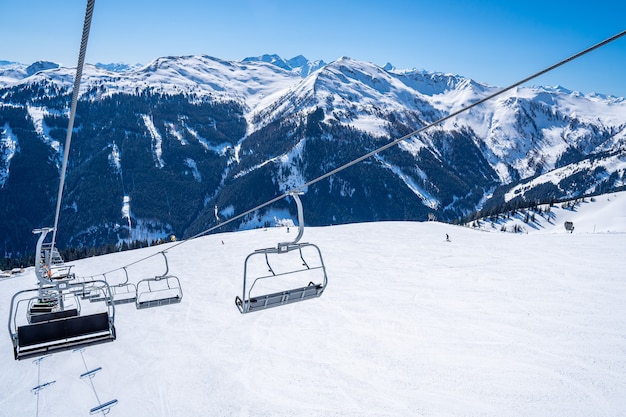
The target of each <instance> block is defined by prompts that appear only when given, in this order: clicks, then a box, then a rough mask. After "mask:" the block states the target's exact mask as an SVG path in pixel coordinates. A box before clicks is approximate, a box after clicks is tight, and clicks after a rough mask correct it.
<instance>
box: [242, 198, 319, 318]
mask: <svg viewBox="0 0 626 417" xmlns="http://www.w3.org/2000/svg"><path fill="white" fill-rule="evenodd" d="M290 196H292V197H293V198H294V200H295V202H296V205H297V207H298V222H299V230H298V235H297V236H296V238H295V240H294V241H293V242H287V243H279V244H278V245H277V246H276V247H272V248H265V249H257V250H255V251H254V252H253V253H251V254H250V255H248V256H247V257H246V260H245V263H244V274H243V275H244V276H243V293H242V296H241V297H239V296H237V297H235V305H236V306H237V308H238V309H239V311H240V312H241V313H242V314H244V313H249V312H252V311H259V310H264V309H267V308H271V307H277V306H281V305H285V304H289V303H295V302H298V301H304V300H308V299H311V298H316V297H319V296H321V295H322V293H323V292H324V289H325V288H326V284H327V282H328V277H327V275H326V266H325V265H324V260H323V258H322V253H321V251H320V249H319V247H317V246H316V245H314V244H312V243H300V242H299V241H300V238H301V237H302V234H303V232H304V219H303V212H302V204H301V202H300V199H299V197H298V194H295V193H292V194H290ZM285 287H286V288H289V289H284V288H285Z"/></svg>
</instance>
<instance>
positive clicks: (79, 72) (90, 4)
mask: <svg viewBox="0 0 626 417" xmlns="http://www.w3.org/2000/svg"><path fill="white" fill-rule="evenodd" d="M95 2H96V0H87V9H86V10H85V22H84V24H83V36H82V38H81V41H80V52H79V54H78V64H77V65H76V77H75V78H74V91H73V93H72V104H71V108H70V120H69V122H68V124H67V135H66V136H65V147H64V148H63V162H62V164H61V177H60V180H59V192H58V195H57V207H56V212H55V214H54V227H53V229H52V246H51V247H52V248H53V249H54V245H55V242H56V236H57V228H58V225H59V215H60V213H61V200H62V199H63V188H64V186H65V172H66V171H67V160H68V158H69V154H70V144H71V143H72V130H73V129H74V118H75V116H76V106H77V104H78V93H79V89H80V79H81V78H82V76H83V66H84V64H85V54H86V53H87V41H88V40H89V30H90V28H91V18H92V16H93V8H94V6H95Z"/></svg>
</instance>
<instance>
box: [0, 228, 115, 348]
mask: <svg viewBox="0 0 626 417" xmlns="http://www.w3.org/2000/svg"><path fill="white" fill-rule="evenodd" d="M51 230H52V228H44V229H38V230H36V231H35V233H40V235H41V236H40V237H39V240H38V242H37V255H38V258H37V259H39V261H38V262H37V264H36V265H35V275H36V276H37V279H38V284H39V285H38V288H33V289H27V290H22V291H19V292H17V293H16V294H14V295H13V297H12V299H11V307H10V311H11V314H10V316H9V323H8V329H9V335H10V336H11V340H12V342H13V352H14V356H15V359H18V360H19V359H24V358H29V357H35V356H41V355H44V354H48V353H53V352H57V351H63V350H68V349H70V348H76V347H78V346H88V345H92V344H96V343H103V342H109V341H113V340H115V337H116V336H115V326H114V324H113V323H114V317H115V309H114V307H113V306H107V305H106V303H99V304H102V305H103V307H101V308H97V305H96V304H94V305H93V306H92V305H91V303H89V308H86V309H85V311H83V310H82V306H81V303H80V297H79V295H78V294H80V293H85V292H86V291H88V290H87V288H98V289H99V291H101V292H102V293H103V297H104V298H107V297H108V298H110V297H111V291H110V288H109V285H108V284H107V283H106V281H102V280H93V281H83V282H76V281H75V280H74V277H73V276H66V277H65V278H51V277H50V276H49V274H48V273H47V271H48V270H49V268H48V267H49V265H47V264H45V261H46V259H49V258H46V254H45V253H44V254H43V255H42V251H45V249H43V241H44V239H45V238H46V235H47V234H48V232H50V231H51ZM92 291H93V290H92Z"/></svg>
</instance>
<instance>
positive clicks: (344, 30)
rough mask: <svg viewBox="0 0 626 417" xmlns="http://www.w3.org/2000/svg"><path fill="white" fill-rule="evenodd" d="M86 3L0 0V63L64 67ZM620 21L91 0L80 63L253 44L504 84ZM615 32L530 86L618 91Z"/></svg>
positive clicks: (622, 57)
mask: <svg viewBox="0 0 626 417" xmlns="http://www.w3.org/2000/svg"><path fill="white" fill-rule="evenodd" d="M86 3H87V2H86V0H63V1H50V0H0V16H2V19H1V23H0V60H8V61H16V62H21V63H25V64H30V63H32V62H34V61H37V60H50V61H54V62H58V63H60V64H62V65H66V66H75V65H76V61H77V58H78V49H79V46H80V34H81V31H82V25H83V19H84V13H85V5H86ZM625 29H626V1H623V0H611V1H596V2H588V1H586V2H584V3H583V2H581V1H577V0H573V1H572V0H541V1H536V0H525V1H516V0H437V1H428V2H424V1H420V0H406V1H404V0H386V1H384V2H382V1H381V2H376V1H370V2H365V1H363V0H334V1H328V0H317V1H306V2H298V1H293V0H291V1H286V0H243V1H236V0H233V1H221V2H213V1H208V0H177V1H162V0H96V6H95V11H94V18H93V23H92V28H91V35H90V38H89V46H88V51H87V62H90V63H96V62H102V63H111V62H125V63H129V64H134V63H142V64H145V63H148V62H150V61H151V60H153V59H155V58H158V57H161V56H168V55H195V54H205V55H211V56H214V57H218V58H222V59H226V60H241V59H243V58H245V57H248V56H258V55H262V54H264V53H270V54H273V53H275V54H278V55H280V56H282V57H283V58H287V59H288V58H292V57H293V56H296V55H300V54H301V55H304V56H305V57H307V58H308V59H311V60H315V59H323V60H324V61H326V62H330V61H333V60H335V59H337V58H339V57H341V56H349V57H351V58H354V59H358V60H363V61H369V62H373V63H375V64H378V65H380V66H382V65H384V64H386V63H387V62H390V63H391V64H393V65H395V66H396V67H397V68H420V69H426V70H429V71H440V72H446V73H455V74H460V75H464V76H467V77H470V78H473V79H475V80H477V81H481V82H485V83H488V84H491V85H496V86H507V85H509V84H512V83H514V82H516V81H518V80H520V79H522V78H524V77H526V76H528V75H530V74H532V73H534V72H537V71H539V70H541V69H543V68H545V67H547V66H549V65H551V64H553V63H555V62H557V61H559V60H561V59H563V58H566V57H568V56H569V55H572V54H573V53H575V52H578V51H580V50H582V49H584V48H586V47H588V46H591V45H593V44H595V43H597V42H599V41H601V40H603V39H605V38H608V37H610V36H612V35H614V34H616V33H619V32H621V31H623V30H625ZM625 75H626V36H625V37H623V38H621V39H619V40H617V41H615V42H614V43H613V44H610V45H608V46H605V47H603V48H601V49H600V50H597V51H595V52H592V53H591V54H590V55H587V56H586V57H583V58H581V59H579V60H577V61H574V62H572V63H570V64H567V65H566V66H564V67H562V68H560V69H558V70H555V71H553V72H551V73H549V74H546V75H544V76H542V77H540V78H538V79H536V80H534V81H533V82H531V84H533V85H557V84H558V85H562V86H564V87H567V88H569V89H572V90H577V91H581V92H583V93H589V92H594V91H595V92H600V93H605V94H613V95H618V96H626V78H625Z"/></svg>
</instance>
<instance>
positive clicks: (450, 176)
mask: <svg viewBox="0 0 626 417" xmlns="http://www.w3.org/2000/svg"><path fill="white" fill-rule="evenodd" d="M27 68H30V69H28V70H27ZM114 68H118V69H119V70H117V71H113V70H112V69H114ZM385 68H386V69H383V68H380V67H378V66H376V65H373V64H370V63H366V62H360V61H355V60H352V59H350V58H341V59H338V60H337V61H334V62H332V63H330V64H325V63H323V62H310V61H308V60H306V59H305V58H303V57H296V58H293V59H291V60H283V59H281V58H280V57H277V56H275V55H264V56H262V57H256V58H246V59H245V60H243V61H241V62H229V61H223V60H220V59H217V58H212V57H207V56H189V57H166V58H159V59H157V60H155V61H153V62H152V63H150V64H148V65H146V66H143V67H139V68H136V67H124V66H119V65H116V66H114V67H113V66H105V65H98V66H88V68H86V70H85V72H84V75H83V82H82V85H81V94H80V101H79V104H78V109H77V115H76V121H75V125H74V131H73V135H72V144H71V149H70V156H69V164H68V173H67V179H66V188H65V192H64V198H63V202H62V207H63V211H62V213H61V216H60V223H59V232H58V235H57V242H58V246H59V247H61V248H62V247H68V246H73V247H81V246H101V245H104V244H120V243H121V242H124V241H128V240H153V239H157V238H162V237H167V236H169V235H171V234H174V235H176V236H177V237H189V236H193V235H195V234H197V233H199V232H202V231H203V230H206V229H208V228H210V227H213V226H215V225H217V224H218V223H219V221H221V220H224V219H228V218H232V217H233V216H237V215H239V214H240V213H244V212H246V211H248V210H250V209H252V208H254V207H257V206H258V205H261V204H263V203H265V202H267V201H269V200H270V199H272V198H274V197H276V196H279V195H281V194H283V193H285V192H287V191H289V190H292V189H294V188H297V187H300V186H302V185H303V184H307V183H309V182H310V181H312V180H314V179H316V178H318V177H320V176H322V175H324V174H325V173H327V172H330V171H332V170H333V169H335V168H337V167H340V166H342V165H344V164H346V163H349V162H350V161H353V160H354V159H356V158H358V157H360V156H362V155H365V154H367V153H368V152H371V151H373V150H375V149H377V148H379V147H380V146H383V145H384V144H386V143H389V142H390V141H393V140H395V139H397V138H400V137H403V136H405V135H408V134H410V133H412V132H415V131H416V130H418V129H420V128H423V127H425V126H429V125H430V124H432V123H433V122H435V121H437V120H439V119H440V118H442V117H444V116H446V115H448V114H450V113H451V112H454V111H456V110H458V109H460V108H462V107H464V106H466V105H467V104H469V103H472V102H475V101H477V100H479V99H481V98H483V97H486V96H487V95H489V94H492V93H493V92H495V91H498V88H496V87H491V86H487V85H483V84H479V83H476V82H474V81H472V80H470V79H467V78H464V77H461V76H457V75H450V74H441V73H432V72H426V71H398V70H395V69H393V67H391V66H390V65H389V66H385ZM73 77H74V72H73V69H68V68H60V67H58V66H57V65H54V64H51V63H38V64H37V65H36V66H30V67H26V66H20V65H19V64H14V63H8V62H6V61H0V207H1V209H2V213H3V215H2V217H0V236H1V237H2V240H0V245H2V246H0V249H1V250H3V251H4V253H5V255H6V256H23V255H24V254H28V253H30V252H32V251H33V248H34V237H33V236H32V233H31V231H32V229H35V228H39V227H43V226H51V225H52V223H53V220H54V219H53V216H54V208H55V204H56V195H57V188H58V184H59V172H60V167H61V160H62V155H63V147H64V142H65V137H66V133H67V132H66V129H67V124H68V113H69V103H70V100H71V93H72V92H71V88H72V85H73ZM625 169H626V101H625V100H624V99H623V98H616V97H611V96H600V95H590V96H585V95H581V94H579V93H576V92H572V91H568V90H566V89H564V88H552V87H550V88H548V87H524V88H518V89H516V90H515V91H509V92H507V93H505V94H502V95H500V96H498V97H497V98H496V99H494V100H491V101H489V102H487V103H484V104H482V105H480V106H477V107H474V108H472V109H471V110H470V111H467V112H464V113H462V114H461V115H459V116H458V117H456V118H454V119H450V120H448V121H446V122H445V123H442V124H439V125H436V126H432V127H430V128H428V129H426V130H424V131H422V132H421V133H420V134H416V135H413V136H411V137H409V138H407V139H406V140H405V141H403V142H401V143H399V144H398V145H396V146H394V147H391V148H389V149H387V150H385V151H384V152H381V153H378V154H376V155H374V156H372V157H370V158H368V159H366V160H364V161H363V162H361V163H358V164H356V165H354V166H351V167H350V168H347V169H345V170H343V171H341V172H338V173H336V174H334V175H332V176H330V177H328V178H325V179H323V180H321V181H318V182H315V183H314V184H312V185H311V186H309V187H307V189H306V190H305V191H306V193H305V194H304V195H303V196H302V202H303V204H304V214H305V220H306V224H307V225H325V224H331V223H348V222H362V221H380V220H400V219H402V220H407V219H411V220H426V219H427V218H428V217H429V215H430V216H433V215H434V216H436V217H437V218H438V219H439V220H443V221H454V220H456V219H459V218H460V217H463V216H466V215H468V214H470V213H473V212H475V211H477V210H483V211H488V210H497V208H498V207H502V206H503V205H516V204H517V205H520V204H527V203H529V202H533V201H539V200H541V201H546V200H550V199H554V200H556V199H561V198H573V197H577V196H582V195H588V194H593V193H601V192H608V191H615V190H619V189H623V188H624V186H625V183H626V176H625ZM216 207H217V210H216ZM295 217H296V215H295V206H294V205H293V203H290V202H289V201H287V199H283V200H280V201H278V202H276V203H275V204H272V205H271V206H268V207H265V208H263V209H261V210H258V211H256V212H254V213H251V214H249V215H248V216H246V217H244V218H241V219H239V220H238V221H236V222H232V223H230V224H229V225H227V226H224V227H222V229H224V230H232V229H238V228H251V227H258V226H265V225H273V224H276V223H280V222H281V221H284V220H285V219H295ZM218 219H219V220H218ZM222 229H219V230H222Z"/></svg>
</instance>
